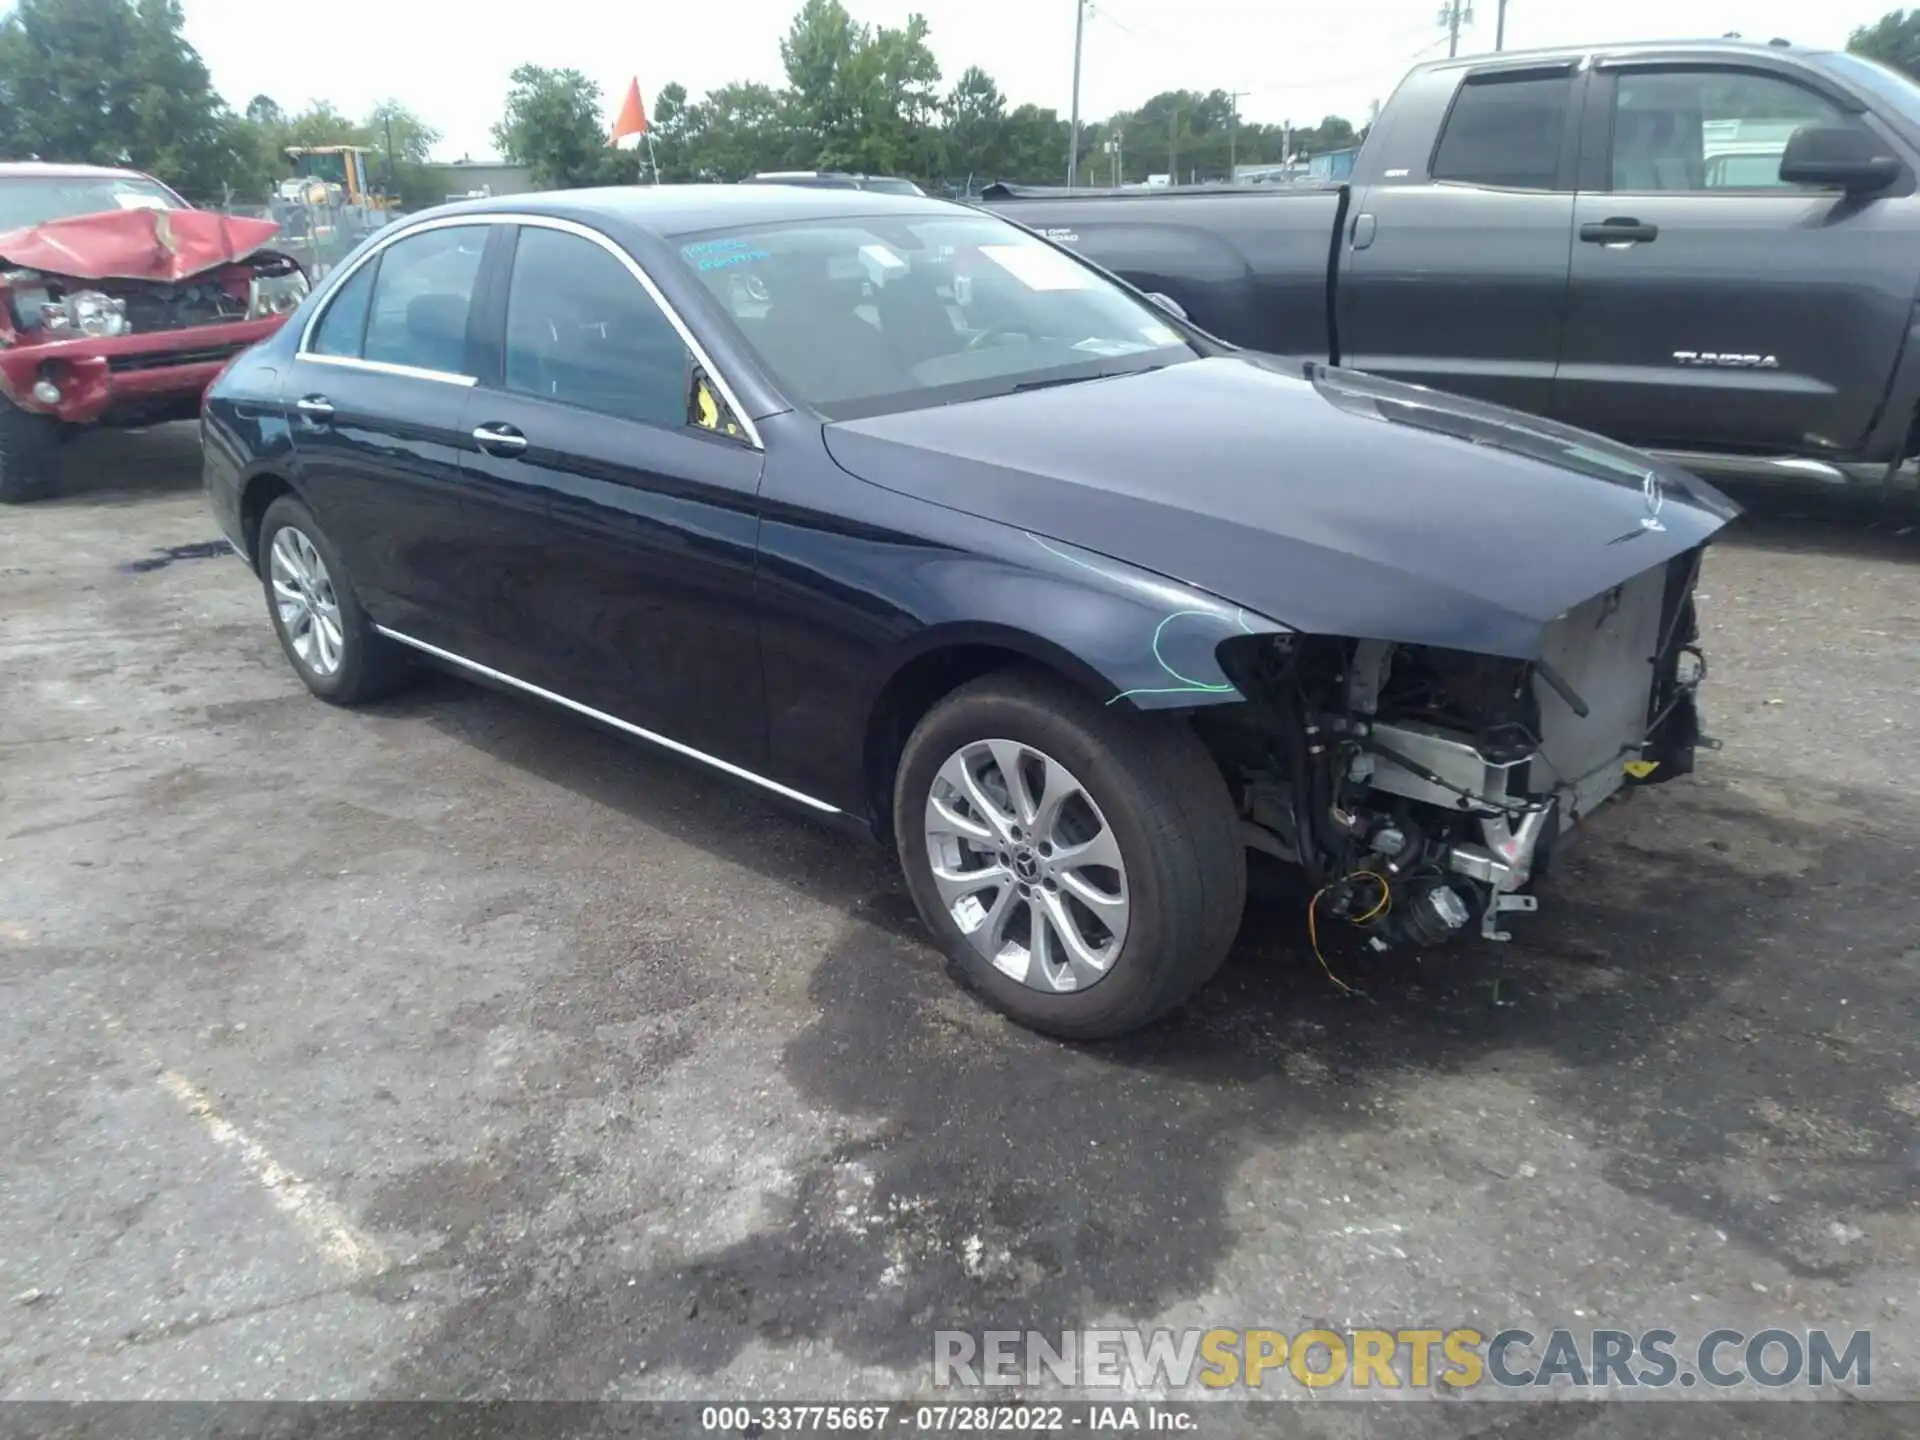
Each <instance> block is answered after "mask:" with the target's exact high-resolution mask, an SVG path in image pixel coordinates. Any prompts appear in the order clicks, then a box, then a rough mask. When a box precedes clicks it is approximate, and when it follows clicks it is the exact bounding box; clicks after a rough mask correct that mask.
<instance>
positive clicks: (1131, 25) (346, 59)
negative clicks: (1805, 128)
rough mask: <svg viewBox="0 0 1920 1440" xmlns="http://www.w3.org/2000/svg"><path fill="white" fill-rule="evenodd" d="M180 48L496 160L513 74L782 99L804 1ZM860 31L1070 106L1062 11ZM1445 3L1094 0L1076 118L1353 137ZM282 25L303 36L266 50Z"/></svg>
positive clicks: (359, 30) (1754, 13)
mask: <svg viewBox="0 0 1920 1440" xmlns="http://www.w3.org/2000/svg"><path fill="white" fill-rule="evenodd" d="M184 4H185V8H186V15H187V35H188V38H189V39H191V40H192V41H193V43H194V45H195V46H197V47H198V48H199V51H200V53H201V55H203V56H204V57H205V58H206V61H207V64H208V65H209V66H210V67H211V69H212V71H213V81H214V84H215V85H216V86H217V87H218V88H219V90H220V92H221V94H223V95H224V96H225V97H226V98H227V100H228V101H229V102H230V103H231V104H232V105H233V106H234V107H235V108H236V109H238V108H240V107H242V106H244V105H245V104H246V103H247V101H248V100H249V99H250V98H252V97H253V96H254V95H256V94H260V93H263V92H264V93H266V94H269V95H271V96H273V98H274V99H276V100H278V101H279V102H280V103H281V104H282V105H283V106H285V107H286V108H287V109H289V110H294V109H298V108H300V107H301V106H303V105H305V104H307V103H309V102H310V101H313V100H319V99H325V100H331V101H333V102H334V104H336V105H338V106H339V107H341V108H342V109H344V110H346V111H347V112H349V113H350V114H354V115H361V114H364V113H365V112H366V111H367V110H368V109H370V108H371V107H372V105H373V104H374V102H376V101H378V100H380V99H382V98H385V97H387V96H392V97H394V98H396V99H398V100H400V101H402V102H404V103H405V104H407V105H409V106H411V107H412V108H413V109H414V110H416V111H418V112H419V113H420V114H421V115H422V116H423V117H425V119H426V120H427V122H428V123H429V124H431V125H432V126H433V127H434V128H435V129H437V130H439V131H440V132H441V135H442V139H441V142H440V146H439V154H440V156H441V157H442V158H447V159H457V158H459V157H460V156H462V155H471V156H473V157H474V158H475V159H479V158H481V157H484V156H490V155H492V154H493V153H494V145H493V140H492V138H491V136H490V134H489V129H490V127H491V126H492V124H493V122H494V121H495V120H497V119H498V118H499V115H500V107H501V103H502V100H503V99H504V97H505V95H506V90H507V73H508V71H510V70H512V69H513V67H514V66H515V65H517V64H520V63H522V62H532V63H534V64H539V65H552V66H574V67H577V68H579V69H581V70H584V71H585V72H586V73H587V74H588V75H590V76H592V77H593V78H594V79H595V80H597V81H598V82H599V83H600V86H601V88H602V90H603V91H604V92H605V94H606V97H607V98H606V109H607V112H608V117H609V123H611V116H612V112H613V110H614V109H615V108H617V106H618V104H619V100H620V95H621V93H622V92H624V90H625V88H626V85H627V81H628V79H629V78H630V77H632V76H634V75H638V76H639V78H640V86H641V90H642V92H643V93H644V94H645V95H646V97H647V104H648V106H649V108H651V106H652V104H653V96H654V92H655V91H656V90H657V89H658V88H659V87H660V86H661V85H663V84H665V83H666V82H667V81H669V80H678V81H679V82H680V83H681V84H683V85H685V86H686V87H687V89H688V90H689V91H690V92H691V93H692V94H694V95H695V96H698V95H699V94H700V93H701V92H703V91H705V90H708V89H710V88H712V87H713V86H716V85H721V84H725V83H726V82H728V81H730V80H762V81H766V82H769V83H778V82H779V81H780V80H781V79H782V74H781V68H780V37H781V36H782V35H783V34H785V33H786V29H787V25H788V23H789V22H790V21H791V19H792V16H793V12H794V11H795V10H797V9H798V8H799V0H730V3H726V4H712V3H705V4H699V3H686V0H682V3H680V4H674V3H672V0H535V3H522V0H495V3H491V4H489V3H487V0H478V3H474V0H320V3H316V4H311V5H296V6H294V7H292V8H287V7H284V6H283V7H279V8H274V7H271V6H268V7H264V8H263V7H262V5H261V3H260V0H184ZM1496 4H1497V0H1476V5H1475V10H1476V14H1475V19H1474V23H1473V24H1472V25H1471V26H1469V27H1466V28H1465V29H1464V31H1463V33H1462V39H1461V48H1462V50H1463V51H1474V50H1491V49H1492V48H1493V39H1494V34H1493V32H1494V11H1495V8H1496ZM847 8H848V9H849V10H851V11H852V12H853V14H854V15H855V16H856V17H857V18H858V19H861V20H865V21H871V22H875V23H880V24H890V25H898V24H900V23H901V22H902V21H903V20H904V19H905V17H906V16H907V14H908V13H910V12H911V11H914V10H918V11H920V12H921V13H923V14H924V15H926V17H927V19H928V21H929V22H930V23H931V25H932V36H931V42H932V45H933V51H934V54H935V55H936V56H938V57H939V60H940V66H941V71H942V73H943V75H944V76H945V80H946V83H949V84H950V83H951V82H952V81H953V80H954V78H955V77H957V76H958V75H959V74H960V72H961V71H962V70H964V69H966V67H967V66H969V65H979V66H981V67H982V68H983V69H985V70H986V71H987V73H988V74H990V75H992V76H993V77H994V79H995V80H997V81H998V82H999V84H1000V88H1001V89H1002V90H1003V91H1004V92H1005V93H1006V95H1007V97H1008V100H1009V102H1010V103H1012V104H1016V105H1017V104H1022V103H1025V102H1032V103H1034V104H1037V105H1050V106H1054V107H1055V108H1057V109H1058V110H1059V111H1060V113H1061V114H1062V115H1063V116H1064V115H1065V114H1066V113H1067V105H1068V98H1069V95H1070V93H1071V88H1072V68H1073V16H1074V0H918V3H908V0H897V3H896V0H848V4H847ZM1440 8H1441V0H1314V3H1307V0H1098V3H1096V4H1090V5H1089V6H1088V10H1089V15H1088V19H1087V28H1086V43H1085V53H1084V58H1083V60H1082V69H1081V81H1080V107H1081V115H1082V117H1083V118H1095V117H1104V116H1106V115H1109V114H1112V113H1113V112H1115V111H1117V110H1121V109H1124V108H1126V107H1127V106H1130V105H1136V104H1138V103H1140V102H1141V101H1142V100H1145V99H1146V98H1147V97H1148V96H1150V95H1152V94H1154V93H1155V92H1156V91H1160V90H1167V89H1177V88H1185V89H1193V90H1212V89H1216V88H1217V89H1222V90H1240V91H1244V92H1246V93H1245V95H1244V96H1243V97H1242V99H1241V102H1240V104H1241V113H1242V114H1243V115H1245V116H1246V117H1247V118H1249V119H1253V120H1263V121H1276V122H1277V121H1282V120H1293V121H1297V122H1299V123H1303V124H1311V123H1315V122H1317V121H1318V120H1319V119H1320V118H1321V117H1322V116H1323V115H1328V114H1338V115H1345V116H1348V117H1349V118H1351V119H1353V120H1355V121H1358V120H1360V119H1362V118H1363V117H1364V116H1365V114H1366V109H1367V103H1368V102H1369V101H1370V100H1376V99H1378V100H1384V99H1385V98H1386V97H1387V95H1388V93H1389V92H1390V91H1391V90H1392V88H1393V84H1394V82H1395V81H1396V80H1397V79H1398V78H1399V77H1400V75H1401V73H1402V72H1403V71H1404V70H1405V69H1406V67H1407V65H1408V64H1410V63H1411V62H1412V61H1414V60H1415V59H1425V58H1429V57H1432V56H1435V55H1444V54H1445V53H1446V36H1445V33H1444V31H1442V30H1441V28H1440V27H1439V24H1438V15H1439V11H1440ZM1888 8H1890V7H1889V5H1888V4H1887V3H1886V0H1831V3H1828V4H1825V5H1813V6H1809V5H1808V4H1806V3H1805V0H1603V3H1599V4H1588V3H1580V0H1510V3H1509V5H1508V8H1507V48H1509V49H1519V48H1524V47H1526V46H1532V45H1561V44H1569V43H1578V42H1583V41H1609V40H1637V39H1653V38H1662V37H1676V36H1702V35H1721V34H1724V33H1726V32H1727V31H1729V30H1738V31H1739V32H1741V33H1742V34H1743V35H1745V36H1747V37H1748V38H1749V39H1768V38H1771V37H1773V36H1776V35H1780V36H1785V37H1787V38H1789V39H1792V40H1794V41H1797V42H1799V43H1801V44H1806V45H1834V46H1839V45H1843V44H1845V42H1846V37H1847V34H1848V32H1849V31H1850V30H1851V29H1852V28H1853V27H1854V26H1856V25H1859V24H1862V23H1864V22H1867V21H1870V20H1873V19H1875V18H1877V17H1878V16H1879V15H1880V14H1881V13H1882V12H1884V11H1885V10H1886V9H1888ZM289 24H291V25H293V26H294V27H295V28H296V30H304V31H305V32H306V36H305V38H299V37H297V36H296V37H295V38H293V39H289V38H288V37H287V36H286V35H285V34H284V33H276V31H277V30H279V27H282V26H284V25H289Z"/></svg>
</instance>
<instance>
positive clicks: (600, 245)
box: [461, 223, 766, 768]
mask: <svg viewBox="0 0 1920 1440" xmlns="http://www.w3.org/2000/svg"><path fill="white" fill-rule="evenodd" d="M494 323H497V324H498V326H499V327H500V334H501V337H502V338H501V343H500V344H499V345H498V347H497V351H496V350H494V347H492V346H491V345H490V346H489V350H490V351H492V352H493V353H494V354H496V355H497V359H496V360H495V361H494V362H493V363H492V368H491V370H490V373H487V374H484V375H483V376H482V377H481V380H480V383H479V384H478V385H476V386H475V387H474V389H473V390H472V392H471V394H470V395H469V396H468V397H467V406H466V410H465V412H464V415H463V417H462V420H461V424H462V426H463V427H464V428H465V429H466V430H467V432H468V433H469V435H470V436H471V437H472V438H473V441H474V445H475V449H474V450H473V452H472V454H471V455H470V456H469V458H468V460H467V465H466V474H467V480H466V498H467V502H468V504H469V506H470V508H471V513H472V516H473V519H472V522H471V529H472V530H473V531H474V532H475V533H477V534H483V535H484V536H485V542H484V551H483V555H482V557H481V559H482V563H481V564H480V566H479V567H478V573H477V576H476V588H477V604H476V608H475V611H474V616H473V620H474V625H475V629H476V631H477V632H478V636H479V638H478V639H477V640H476V644H479V645H483V646H484V647H485V650H484V653H481V654H477V655H472V656H471V657H470V658H473V659H477V660H479V661H481V663H483V664H486V665H488V666H489V667H491V668H493V669H496V670H500V671H502V672H504V673H506V674H508V675H511V676H513V677H514V678H516V679H519V680H522V681H525V682H527V683H531V684H534V685H537V686H539V687H541V688H542V689H545V690H548V691H551V692H553V693H555V694H558V695H560V696H563V697H565V698H566V699H568V700H571V701H573V702H575V703H576V704H580V705H585V706H587V707H589V708H591V709H593V710H597V711H600V712H602V713H604V714H607V715H612V716H614V717H616V718H618V719H621V720H625V721H627V722H628V723H629V724H633V725H637V726H640V727H641V728H643V729H646V730H649V731H652V732H654V733H656V734H659V735H664V736H666V737H668V738H670V739H673V740H676V741H678V742H680V743H682V744H684V745H687V746H690V747H691V748H693V749H695V750H698V751H699V752H701V753H702V754H704V755H707V756H711V757H715V758H719V759H722V760H725V761H728V762H730V763H733V764H737V765H743V766H746V767H749V768H751V767H753V766H755V765H757V764H758V763H760V761H761V760H762V758H763V756H764V752H765V749H766V719H765V703H764V697H763V693H762V680H761V673H760V643H759V632H758V626H757V622H756V615H755V610H754V588H753V574H754V562H755V552H756V547H757V541H758V533H759V509H758V489H759V483H760V468H761V452H760V450H759V449H758V448H757V447H756V446H755V445H754V444H753V443H751V441H750V439H749V438H748V437H747V436H745V435H744V434H741V433H738V432H739V427H738V426H737V425H734V424H732V423H731V421H730V417H728V416H727V415H726V414H725V413H724V410H723V409H722V408H721V407H720V405H719V402H718V399H717V396H715V395H713V393H712V391H711V388H710V387H706V386H704V385H702V384H701V383H700V380H699V377H698V374H697V371H696V368H695V365H694V363H693V360H692V356H691V354H690V352H689V350H688V348H687V345H686V343H685V341H684V340H683V339H682V338H681V336H680V334H679V332H678V331H677V330H676V329H675V328H674V325H673V323H672V322H671V321H670V320H669V319H668V318H667V315H666V313H665V311H664V310H663V309H662V308H661V305H660V304H659V302H658V301H657V300H656V299H655V297H654V295H653V293H652V292H651V291H650V290H649V289H648V288H647V287H646V285H645V284H644V282H643V281H642V279H641V278H640V276H639V274H638V273H637V266H636V265H635V264H634V262H633V261H632V260H631V259H630V258H628V257H626V256H625V254H624V252H622V251H618V250H617V248H615V247H614V246H613V242H611V241H603V240H601V239H594V238H589V237H588V236H587V235H584V234H581V233H579V232H578V231H576V230H571V229H560V228H548V227H542V226H538V225H534V224H531V223H529V224H527V225H525V226H524V227H523V228H521V229H520V231H519V234H518V238H517V241H516V243H515V246H514V250H513V255H512V260H511V271H510V274H509V276H508V279H507V283H506V287H505V293H504V297H503V300H502V303H501V304H500V305H499V306H498V307H497V309H496V311H495V322H494ZM730 428H731V429H732V430H734V431H735V433H732V434H729V433H728V431H729V429H730Z"/></svg>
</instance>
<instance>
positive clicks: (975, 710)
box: [893, 670, 1247, 1040]
mask: <svg viewBox="0 0 1920 1440" xmlns="http://www.w3.org/2000/svg"><path fill="white" fill-rule="evenodd" d="M893 822H894V834H895V835H896V836H897V837H898V841H899V849H900V862H901V867H902V869H903V871H904V872H905V875H906V881H907V889H908V891H909V893H911V895H912V896H913V902H914V905H915V907H916V908H917V909H918V910H919V912H920V917H921V919H922V920H924V921H925V922H926V924H927V927H928V928H929V929H930V930H931V931H932V932H933V934H934V937H935V939H936V940H937V941H938V942H939V944H940V947H941V949H942V950H943V951H945V953H946V955H947V957H948V958H949V959H950V960H951V961H952V962H953V964H954V966H955V968H956V969H957V971H958V973H959V975H960V977H961V978H962V979H963V980H964V981H965V982H966V983H967V984H968V985H969V986H971V987H972V988H973V989H975V990H977V991H978V992H980V994H982V995H983V996H984V997H985V998H986V999H987V1000H988V1001H989V1002H990V1003H991V1004H992V1005H994V1006H995V1007H996V1008H998V1009H999V1010H1001V1011H1003V1012H1004V1013H1005V1014H1007V1015H1009V1016H1011V1017H1012V1018H1013V1019H1014V1020H1017V1021H1018V1022H1019V1023H1021V1024H1022V1025H1026V1026H1029V1027H1031V1028H1032V1029H1035V1030H1040V1031H1043V1032H1045V1033H1047V1034H1050V1035H1058V1036H1061V1037H1063V1038H1067V1039H1075V1040H1097V1039H1106V1038H1110V1037H1112V1036H1117V1035H1124V1034H1126V1033H1127V1032H1129V1031H1131V1030H1136V1029H1138V1028H1139V1027H1140V1026H1142V1025H1145V1024H1146V1023H1147V1022H1148V1021H1150V1020H1153V1019H1155V1018H1156V1017H1158V1016H1160V1015H1162V1014H1164V1013H1165V1012H1166V1011H1168V1010H1170V1009H1172V1008H1173V1007H1174V1006H1176V1005H1178V1004H1179V1003H1180V1002H1181V1001H1182V1000H1185V999H1186V998H1187V997H1188V996H1189V995H1191V994H1192V993H1193V992H1194V991H1195V990H1197V989H1199V988H1200V987H1201V986H1202V985H1204V984H1205V983H1206V982H1207V981H1208V980H1210V979H1211V978H1212V977H1213V974H1214V972H1215V971H1216V970H1218V969H1219V967H1220V962H1221V961H1222V960H1223V959H1224V958H1225V957H1226V953H1227V949H1228V947H1229V946H1230V945H1231V944H1232V943H1233V937H1234V935H1235V933H1236V932H1237V931H1238V929H1239V924H1240V913H1241V909H1242V907H1243V905H1244V904H1245V900H1246V888H1247V870H1246V852H1245V850H1244V849H1243V847H1242V842H1241V839H1240V832H1239V824H1238V820H1237V818H1236V816H1235V812H1234V808H1233V802H1232V799H1231V797H1230V796H1229V795H1228V793H1227V787H1226V782H1225V781H1224V780H1223V779H1222V778H1221V775H1220V772H1219V769H1218V768H1217V767H1216V766H1215V765H1214V763H1213V761H1212V759H1211V758H1210V757H1209V756H1208V755H1207V752H1206V750H1205V749H1204V748H1203V747H1202V746H1201V744H1200V741H1199V739H1198V738H1197V737H1196V736H1195V735H1194V734H1193V732H1192V731H1191V730H1189V729H1188V728H1187V727H1186V726H1185V725H1184V724H1182V723H1181V722H1180V721H1178V720H1176V719H1174V718H1171V717H1163V716H1143V715H1139V714H1136V713H1121V712H1117V711H1113V710H1109V709H1106V708H1105V707H1103V706H1101V705H1100V704H1099V703H1098V702H1096V701H1094V700H1092V699H1090V698H1089V697H1087V696H1086V695H1084V694H1082V693H1081V692H1079V691H1078V690H1075V689H1073V688H1072V687H1070V686H1068V685H1067V684H1065V683H1064V682H1062V681H1059V680H1057V679H1055V678H1054V677H1052V676H1049V675H1045V674H1041V673H1032V672H1027V671H1017V670H1016V671H1002V672H999V673H996V674H992V675H987V676H984V677H982V678H981V679H979V680H976V681H973V682H972V683H970V684H967V685H963V686H961V687H960V688H959V689H958V690H956V691H954V692H953V693H952V694H951V695H949V696H947V697H946V699H944V700H942V701H941V702H940V703H939V704H938V705H936V706H935V707H934V708H933V709H932V710H931V711H929V712H928V714H927V715H926V717H925V718H924V719H922V720H921V722H920V724H919V725H918V726H917V727H916V728H915V729H914V732H913V735H912V737H911V738H910V739H909V740H908V741H907V744H906V748H905V750H904V752H903V753H902V756H901V761H900V769H899V773H898V775H897V777H896V781H895V785H894V800H893Z"/></svg>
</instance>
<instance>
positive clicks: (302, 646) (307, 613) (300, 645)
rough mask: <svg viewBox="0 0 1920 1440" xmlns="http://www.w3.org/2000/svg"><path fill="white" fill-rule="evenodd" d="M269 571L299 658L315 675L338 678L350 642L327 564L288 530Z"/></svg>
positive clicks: (276, 544)
mask: <svg viewBox="0 0 1920 1440" xmlns="http://www.w3.org/2000/svg"><path fill="white" fill-rule="evenodd" d="M267 570H268V581H269V583H270V584H271V585H272V587H273V605H274V609H275V610H277V611H278V612H279V615H280V627H281V629H283V630H284V631H285V632H286V635H287V643H288V644H290V645H291V646H292V647H293V653H294V654H295V655H296V656H298V657H299V660H300V663H301V664H302V665H304V666H306V667H307V669H309V670H311V671H312V672H313V673H314V674H315V675H319V676H323V677H324V676H328V675H332V674H333V673H334V672H335V671H336V670H338V669H339V668H340V657H341V654H342V652H343V651H344V650H345V649H346V637H345V632H344V631H343V630H342V628H341V624H340V601H339V599H338V597H336V596H335V595H334V593H333V577H332V576H331V575H329V574H328V573H327V564H326V561H324V560H322V559H321V558H320V552H319V551H318V550H317V549H315V548H314V544H313V541H311V540H309V539H308V538H307V537H306V535H305V534H304V533H303V532H302V531H300V530H297V529H295V528H294V527H293V526H291V525H286V526H282V527H281V528H280V530H279V531H277V532H276V533H275V534H274V537H273V545H272V547H271V548H270V550H269V552H268V562H267Z"/></svg>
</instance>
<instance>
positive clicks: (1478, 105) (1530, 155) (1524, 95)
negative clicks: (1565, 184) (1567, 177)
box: [1433, 75, 1573, 190]
mask: <svg viewBox="0 0 1920 1440" xmlns="http://www.w3.org/2000/svg"><path fill="white" fill-rule="evenodd" d="M1572 93H1573V77H1572V76H1571V75H1516V76H1508V75H1479V76H1474V77H1472V78H1470V79H1469V80H1468V81H1467V83H1466V84H1465V85H1463V86H1461V87H1460V94H1459V96H1458V97H1457V98H1455V100H1454V102H1453V111H1452V113H1451V114H1449V115H1448V116H1447V128H1446V129H1445V130H1444V131H1442V132H1441V135H1440V143H1439V145H1438V146H1437V147H1436V148H1435V150H1434V154H1433V178H1434V179H1436V180H1459V181H1464V182H1465V183H1467V184H1469V185H1498V186H1501V187H1503V188H1505V189H1509V190H1551V189H1553V188H1554V185H1555V184H1556V183H1557V181H1558V180H1559V174H1560V142H1561V137H1562V136H1563V135H1564V134H1565V133H1566V118H1567V100H1568V97H1569V96H1570V95H1571V94H1572Z"/></svg>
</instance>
